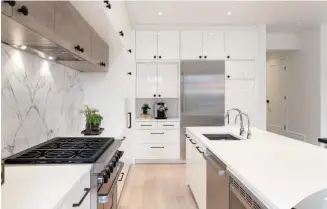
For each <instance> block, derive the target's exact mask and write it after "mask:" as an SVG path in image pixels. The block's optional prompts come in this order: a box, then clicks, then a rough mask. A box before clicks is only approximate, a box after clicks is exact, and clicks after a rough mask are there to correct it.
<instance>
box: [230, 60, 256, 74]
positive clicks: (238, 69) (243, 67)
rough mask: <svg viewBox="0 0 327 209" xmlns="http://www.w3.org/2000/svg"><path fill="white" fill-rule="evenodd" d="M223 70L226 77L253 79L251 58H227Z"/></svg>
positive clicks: (253, 68)
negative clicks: (234, 59) (235, 59)
mask: <svg viewBox="0 0 327 209" xmlns="http://www.w3.org/2000/svg"><path fill="white" fill-rule="evenodd" d="M225 70H226V73H225V74H226V77H227V78H228V79H253V78H254V71H255V62H254V61H252V60H246V61H242V60H237V61H233V60H227V61H226V62H225Z"/></svg>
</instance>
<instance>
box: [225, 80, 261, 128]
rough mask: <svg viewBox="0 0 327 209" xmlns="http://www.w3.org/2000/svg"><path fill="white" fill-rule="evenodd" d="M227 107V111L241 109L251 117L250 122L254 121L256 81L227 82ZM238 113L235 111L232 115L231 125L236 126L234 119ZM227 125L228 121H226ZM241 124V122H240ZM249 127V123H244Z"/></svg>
mask: <svg viewBox="0 0 327 209" xmlns="http://www.w3.org/2000/svg"><path fill="white" fill-rule="evenodd" d="M225 86H226V90H225V94H226V95H225V106H226V110H229V109H231V108H239V109H240V110H241V111H242V112H244V113H246V114H248V115H249V117H250V121H253V119H254V114H253V113H254V110H255V104H256V103H255V88H254V80H232V79H230V80H229V79H227V80H226V81H225ZM236 114H237V112H235V111H233V112H231V114H230V117H229V118H230V123H231V124H234V119H235V116H236ZM225 122H226V124H227V119H226V121H225ZM238 123H239V120H238ZM244 125H245V126H247V121H246V120H245V121H244Z"/></svg>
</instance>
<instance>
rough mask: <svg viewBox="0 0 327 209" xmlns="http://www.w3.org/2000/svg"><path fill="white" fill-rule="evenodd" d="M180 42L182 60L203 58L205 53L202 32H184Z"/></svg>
mask: <svg viewBox="0 0 327 209" xmlns="http://www.w3.org/2000/svg"><path fill="white" fill-rule="evenodd" d="M180 41H181V55H180V57H181V59H182V60H197V59H201V58H202V56H203V53H202V32H201V31H182V32H181V40H180Z"/></svg>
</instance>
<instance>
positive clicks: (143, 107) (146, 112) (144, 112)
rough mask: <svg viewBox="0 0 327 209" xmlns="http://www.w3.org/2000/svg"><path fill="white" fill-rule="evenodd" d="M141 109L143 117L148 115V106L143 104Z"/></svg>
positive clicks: (149, 108)
mask: <svg viewBox="0 0 327 209" xmlns="http://www.w3.org/2000/svg"><path fill="white" fill-rule="evenodd" d="M141 109H142V111H143V115H147V114H149V110H151V107H150V105H149V104H146V103H145V104H143V106H142V108H141Z"/></svg>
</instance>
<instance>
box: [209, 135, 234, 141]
mask: <svg viewBox="0 0 327 209" xmlns="http://www.w3.org/2000/svg"><path fill="white" fill-rule="evenodd" d="M203 136H204V137H206V138H207V139H209V140H240V139H239V138H236V137H235V136H232V135H230V134H203Z"/></svg>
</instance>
